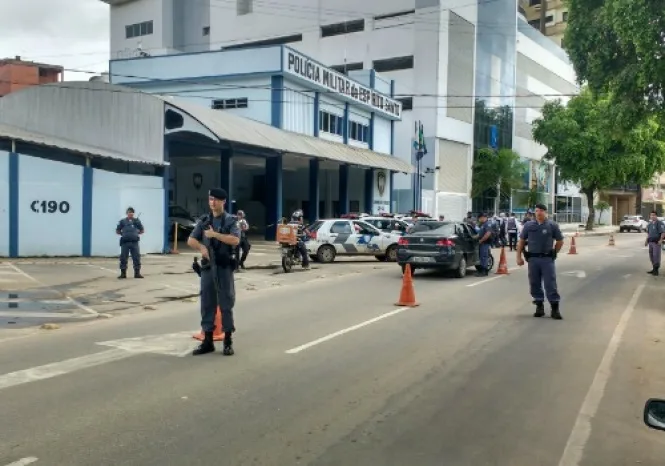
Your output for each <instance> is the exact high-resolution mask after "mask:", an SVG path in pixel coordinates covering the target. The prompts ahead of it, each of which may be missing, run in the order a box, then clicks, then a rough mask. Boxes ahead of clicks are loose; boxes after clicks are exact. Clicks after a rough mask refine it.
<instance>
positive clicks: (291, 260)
mask: <svg viewBox="0 0 665 466" xmlns="http://www.w3.org/2000/svg"><path fill="white" fill-rule="evenodd" d="M276 236H277V238H276V239H277V242H278V243H279V248H280V250H281V252H282V269H284V273H289V272H290V271H291V270H292V269H293V267H294V266H296V265H300V264H302V257H301V255H300V252H299V251H298V247H297V245H298V229H297V227H295V226H294V225H278V226H277V235H276Z"/></svg>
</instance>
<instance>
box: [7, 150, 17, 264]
mask: <svg viewBox="0 0 665 466" xmlns="http://www.w3.org/2000/svg"><path fill="white" fill-rule="evenodd" d="M13 145H14V144H12V146H13ZM14 150H15V149H14V148H13V147H12V152H11V153H10V154H9V257H18V251H19V231H18V223H19V218H18V217H19V199H18V196H19V155H18V154H17V153H16V152H14Z"/></svg>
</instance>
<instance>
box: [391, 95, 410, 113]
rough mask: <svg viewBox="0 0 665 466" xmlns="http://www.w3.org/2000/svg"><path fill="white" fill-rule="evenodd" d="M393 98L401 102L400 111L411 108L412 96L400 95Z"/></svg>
mask: <svg viewBox="0 0 665 466" xmlns="http://www.w3.org/2000/svg"><path fill="white" fill-rule="evenodd" d="M395 100H397V101H399V102H402V111H404V110H413V97H402V98H399V99H395Z"/></svg>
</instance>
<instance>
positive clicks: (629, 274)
mask: <svg viewBox="0 0 665 466" xmlns="http://www.w3.org/2000/svg"><path fill="white" fill-rule="evenodd" d="M631 276H632V274H631V273H627V274H626V275H624V276H623V278H630V277H631Z"/></svg>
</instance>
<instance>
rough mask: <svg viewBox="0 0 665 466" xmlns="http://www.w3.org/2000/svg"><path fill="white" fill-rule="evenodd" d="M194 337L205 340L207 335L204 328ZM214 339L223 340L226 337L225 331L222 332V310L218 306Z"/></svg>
mask: <svg viewBox="0 0 665 466" xmlns="http://www.w3.org/2000/svg"><path fill="white" fill-rule="evenodd" d="M194 338H195V339H196V340H199V341H203V339H204V338H205V335H204V333H203V330H201V331H200V332H199V333H197V334H196V335H194ZM212 339H213V341H222V340H223V339H224V332H222V310H221V309H220V308H219V306H217V313H216V314H215V330H214V332H213V334H212Z"/></svg>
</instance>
